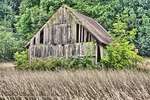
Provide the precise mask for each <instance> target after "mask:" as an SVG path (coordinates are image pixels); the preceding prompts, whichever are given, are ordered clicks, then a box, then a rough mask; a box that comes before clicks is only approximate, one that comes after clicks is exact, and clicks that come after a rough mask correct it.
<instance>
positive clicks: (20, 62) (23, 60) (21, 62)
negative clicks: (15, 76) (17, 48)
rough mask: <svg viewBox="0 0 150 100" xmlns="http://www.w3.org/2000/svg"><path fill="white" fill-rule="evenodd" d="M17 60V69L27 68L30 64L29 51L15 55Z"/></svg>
mask: <svg viewBox="0 0 150 100" xmlns="http://www.w3.org/2000/svg"><path fill="white" fill-rule="evenodd" d="M15 60H16V64H17V68H18V69H20V68H22V67H26V66H27V64H28V54H27V51H22V52H20V53H19V52H16V53H15Z"/></svg>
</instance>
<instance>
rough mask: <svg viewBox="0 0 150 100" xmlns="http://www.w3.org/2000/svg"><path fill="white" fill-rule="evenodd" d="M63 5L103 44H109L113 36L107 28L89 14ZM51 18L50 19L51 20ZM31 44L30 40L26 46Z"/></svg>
mask: <svg viewBox="0 0 150 100" xmlns="http://www.w3.org/2000/svg"><path fill="white" fill-rule="evenodd" d="M62 7H64V8H66V9H67V10H68V11H69V12H70V13H71V14H72V15H73V16H74V17H75V18H76V20H77V21H79V22H80V23H81V24H82V25H83V27H85V28H87V29H88V31H90V32H91V33H92V34H93V36H94V37H95V38H96V39H97V40H98V41H99V42H101V43H103V44H109V43H110V42H111V41H112V39H111V36H110V35H109V34H108V32H107V31H106V29H104V28H103V27H102V26H101V25H100V24H99V23H98V22H97V21H96V20H94V19H92V18H90V17H88V16H85V15H83V14H81V13H78V12H77V11H75V10H74V9H72V8H70V7H68V6H67V5H63V6H62ZM62 7H61V8H62ZM52 17H53V16H52ZM52 17H51V18H52ZM51 18H50V19H49V20H51ZM47 23H48V22H47ZM47 23H46V24H47ZM46 24H45V25H46ZM45 25H44V26H43V27H42V28H41V29H40V30H39V31H41V30H42V29H43V28H44V27H45ZM33 38H34V37H33ZM33 38H32V39H33ZM32 39H31V40H32ZM29 45H30V41H29V42H28V43H27V44H26V46H25V47H28V46H29Z"/></svg>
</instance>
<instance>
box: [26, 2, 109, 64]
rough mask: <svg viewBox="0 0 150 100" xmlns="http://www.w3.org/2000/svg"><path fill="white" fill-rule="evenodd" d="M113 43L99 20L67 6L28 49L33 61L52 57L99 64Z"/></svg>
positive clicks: (47, 24) (60, 9)
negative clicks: (76, 58)
mask: <svg viewBox="0 0 150 100" xmlns="http://www.w3.org/2000/svg"><path fill="white" fill-rule="evenodd" d="M111 40H112V39H111V36H110V35H109V34H108V33H107V31H106V30H105V29H104V28H103V27H102V26H101V25H100V24H99V23H98V22H97V21H96V20H94V19H92V18H90V17H88V16H85V15H83V14H80V13H78V12H77V11H75V10H74V9H72V8H70V7H68V6H67V5H63V6H61V7H60V8H59V9H58V10H57V11H56V13H54V14H53V15H52V16H51V17H50V19H49V20H48V21H47V23H46V24H45V25H44V26H43V27H42V28H41V29H40V30H39V31H38V32H37V33H36V34H35V35H34V36H33V37H32V39H31V40H30V41H29V42H28V43H27V44H26V48H27V49H28V51H29V58H30V61H32V60H33V59H36V58H48V57H64V58H69V57H84V56H90V57H92V58H93V60H94V61H95V62H97V61H99V60H100V59H101V58H102V57H103V55H104V54H105V47H106V45H108V44H109V43H110V42H111Z"/></svg>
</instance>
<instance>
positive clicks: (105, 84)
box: [0, 70, 150, 100]
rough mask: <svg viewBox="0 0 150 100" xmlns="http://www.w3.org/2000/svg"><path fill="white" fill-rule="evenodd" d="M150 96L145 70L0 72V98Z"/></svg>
mask: <svg viewBox="0 0 150 100" xmlns="http://www.w3.org/2000/svg"><path fill="white" fill-rule="evenodd" d="M27 98H28V99H27ZM149 99H150V74H149V73H144V72H136V71H96V70H86V71H75V72H69V71H60V72H25V71H22V72H21V71H20V72H19V71H3V72H2V71H1V72H0V100H149Z"/></svg>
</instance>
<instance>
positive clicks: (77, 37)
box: [76, 24, 80, 43]
mask: <svg viewBox="0 0 150 100" xmlns="http://www.w3.org/2000/svg"><path fill="white" fill-rule="evenodd" d="M79 31H80V30H79V24H76V32H77V35H76V42H77V43H78V42H79Z"/></svg>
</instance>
